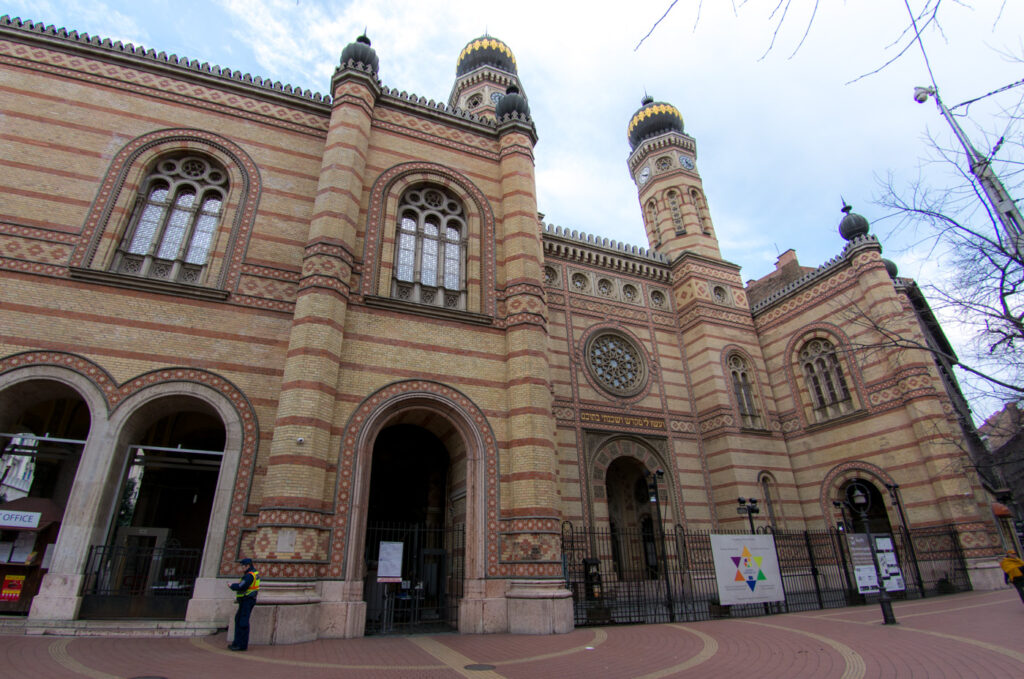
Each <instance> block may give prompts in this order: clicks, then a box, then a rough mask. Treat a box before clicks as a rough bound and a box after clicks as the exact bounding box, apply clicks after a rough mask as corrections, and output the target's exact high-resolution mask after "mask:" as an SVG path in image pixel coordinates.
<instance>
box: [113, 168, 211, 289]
mask: <svg viewBox="0 0 1024 679" xmlns="http://www.w3.org/2000/svg"><path fill="white" fill-rule="evenodd" d="M227 193H228V175H227V172H225V171H224V168H222V167H220V165H218V164H217V163H215V162H214V161H212V160H210V159H209V158H206V157H201V156H196V155H178V156H169V157H164V158H161V159H160V160H158V161H157V163H156V165H155V166H154V167H153V169H152V170H151V171H150V173H149V175H147V177H146V178H145V179H144V180H143V182H142V185H141V188H140V191H139V196H138V199H137V201H136V204H135V209H134V212H133V214H132V219H131V222H130V224H129V228H128V231H127V232H126V233H125V238H124V239H123V240H122V241H121V245H120V247H119V248H118V251H117V255H116V256H115V258H114V271H117V272H118V273H123V274H130V275H134V276H142V277H145V278H156V279H160V280H166V281H174V282H178V283H188V284H192V285H197V284H200V283H202V282H203V273H204V268H205V266H206V264H207V261H208V260H209V256H210V251H211V249H212V248H213V246H214V242H215V237H216V234H217V227H218V225H219V224H220V219H221V214H222V208H223V205H224V201H225V199H226V198H227Z"/></svg>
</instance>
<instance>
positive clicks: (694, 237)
mask: <svg viewBox="0 0 1024 679" xmlns="http://www.w3.org/2000/svg"><path fill="white" fill-rule="evenodd" d="M627 135H628V137H629V147H630V149H631V153H630V154H629V170H630V173H631V174H632V175H633V181H635V182H636V186H637V191H638V195H639V198H640V207H641V209H642V210H643V216H644V227H645V228H646V230H647V238H648V239H649V240H650V243H651V247H652V248H654V249H655V250H657V251H658V252H660V253H661V254H663V255H665V256H667V257H668V258H669V260H675V259H676V258H677V257H679V255H681V254H682V253H683V252H685V251H689V252H693V253H695V254H700V255H704V256H707V257H713V258H716V259H717V258H720V257H721V254H720V253H719V251H718V240H717V239H716V238H715V232H714V228H713V226H712V224H711V216H710V214H709V212H708V206H707V201H706V200H705V198H704V190H703V186H702V184H701V179H700V174H699V173H698V172H697V145H696V142H695V141H694V139H693V137H691V136H689V135H687V134H686V133H685V132H684V131H683V117H682V115H680V113H679V110H678V109H676V107H675V106H672V105H671V104H666V103H664V102H656V101H654V99H653V98H651V97H644V99H643V101H642V106H641V107H640V108H639V109H638V110H637V112H636V113H634V114H633V117H632V118H631V119H630V121H629V126H628V128H627Z"/></svg>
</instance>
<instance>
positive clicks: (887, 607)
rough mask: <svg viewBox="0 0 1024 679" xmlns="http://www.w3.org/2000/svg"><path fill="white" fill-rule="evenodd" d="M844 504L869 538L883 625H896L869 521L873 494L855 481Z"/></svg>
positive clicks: (849, 488)
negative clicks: (854, 515)
mask: <svg viewBox="0 0 1024 679" xmlns="http://www.w3.org/2000/svg"><path fill="white" fill-rule="evenodd" d="M844 504H845V505H846V506H847V507H848V508H849V509H850V511H851V512H857V515H858V516H860V520H861V521H862V522H863V523H864V532H865V533H866V534H867V536H868V548H869V549H870V550H871V562H872V563H873V564H874V567H875V577H876V578H878V605H879V606H881V607H882V624H884V625H895V624H896V616H895V615H893V612H892V599H890V598H889V591H888V590H887V589H886V588H885V582H884V581H883V579H882V569H881V568H879V566H878V554H877V553H876V552H875V538H874V537H873V536H872V535H871V525H870V523H869V521H868V510H869V509H871V493H870V492H869V491H868V487H867V486H865V485H864V484H863V483H861V482H860V481H854V482H853V483H851V484H850V485H849V486H847V487H846V500H845V501H844Z"/></svg>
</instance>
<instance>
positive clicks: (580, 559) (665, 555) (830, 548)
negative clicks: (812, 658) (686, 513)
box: [562, 522, 970, 625]
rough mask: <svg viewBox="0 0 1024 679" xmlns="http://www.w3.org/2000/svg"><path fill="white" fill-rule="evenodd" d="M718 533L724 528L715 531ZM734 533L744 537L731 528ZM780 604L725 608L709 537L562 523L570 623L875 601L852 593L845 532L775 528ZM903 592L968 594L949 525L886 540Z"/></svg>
mask: <svg viewBox="0 0 1024 679" xmlns="http://www.w3.org/2000/svg"><path fill="white" fill-rule="evenodd" d="M717 532H718V533H726V532H727V531H717ZM732 533H733V534H743V532H742V531H733V532H732ZM773 536H774V538H775V548H776V553H777V555H778V560H779V569H780V573H781V577H782V584H783V588H784V590H785V600H784V601H782V602H777V603H771V604H746V605H734V606H723V605H720V602H719V598H718V585H717V581H716V578H715V566H714V559H713V555H712V550H711V533H710V532H706V531H688V530H685V529H683V528H682V527H681V526H678V525H677V526H675V528H674V529H673V530H671V531H666V532H665V533H664V534H661V533H659V532H658V531H655V530H653V529H649V530H641V531H634V532H629V531H615V530H601V529H587V530H579V529H576V528H574V527H573V525H572V524H571V523H569V522H565V523H563V525H562V559H563V569H564V573H565V581H566V586H567V587H568V588H569V590H570V591H571V592H572V595H573V608H574V613H575V622H576V624H577V625H602V624H612V623H657V622H675V621H689V620H706V619H709V618H713V617H724V616H755V615H765V614H770V613H776V612H790V611H806V610H817V609H824V608H838V607H842V606H848V605H854V604H861V603H866V602H867V601H875V600H876V599H875V597H873V596H871V597H865V596H864V595H861V594H859V593H858V591H857V586H856V582H855V580H854V577H853V565H852V562H851V557H850V554H849V550H848V549H847V546H846V540H845V537H846V536H845V535H844V534H843V533H842V532H837V531H775V532H774V533H773ZM892 537H893V541H894V546H895V550H896V553H897V557H898V558H899V563H900V565H901V567H902V570H903V573H904V579H905V581H906V590H905V591H903V592H898V593H897V592H894V593H892V594H893V595H894V598H908V597H909V598H916V597H921V596H925V595H930V594H935V593H946V592H955V591H965V590H968V589H970V581H969V579H968V576H967V568H966V564H965V562H964V557H963V550H962V549H961V548H960V543H959V540H958V537H957V533H956V531H955V530H953V528H952V527H951V526H938V527H929V528H924V529H915V530H913V531H911V532H910V533H909V534H907V533H905V532H903V531H902V530H899V531H898V532H897V533H895V534H894V535H893V536H892Z"/></svg>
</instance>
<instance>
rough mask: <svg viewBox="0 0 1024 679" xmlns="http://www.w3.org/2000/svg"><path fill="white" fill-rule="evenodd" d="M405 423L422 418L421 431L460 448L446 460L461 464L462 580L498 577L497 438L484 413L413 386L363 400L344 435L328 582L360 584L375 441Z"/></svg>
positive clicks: (449, 395) (436, 388)
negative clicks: (455, 441)
mask: <svg viewBox="0 0 1024 679" xmlns="http://www.w3.org/2000/svg"><path fill="white" fill-rule="evenodd" d="M410 417H412V418H419V420H418V421H419V424H420V426H424V427H425V428H427V429H428V430H429V431H431V433H433V434H434V435H435V436H438V438H439V439H441V440H442V441H452V440H453V438H454V437H458V439H459V440H460V441H461V445H459V444H457V445H454V446H452V447H451V448H450V449H449V455H451V456H452V457H453V458H456V457H457V458H458V459H460V460H465V463H466V503H465V506H466V521H465V523H466V562H465V577H466V579H467V580H470V579H483V578H484V577H485V576H486V575H491V576H496V575H502V574H503V573H502V572H501V569H500V567H499V564H498V449H497V442H496V439H495V436H494V432H493V431H492V430H491V427H490V424H489V423H488V421H487V418H486V416H485V415H484V413H483V411H481V410H480V409H479V408H478V407H477V406H476V404H474V403H473V402H472V401H471V400H470V399H469V398H468V397H467V396H465V395H464V394H462V393H461V392H458V391H457V390H455V389H452V388H451V387H448V386H445V385H443V384H440V383H437V382H432V381H429V380H410V381H405V382H395V383H392V384H389V385H387V386H385V387H382V388H381V389H378V390H377V391H376V392H374V393H373V394H371V395H370V396H368V397H367V398H366V399H364V400H363V402H362V403H361V404H360V405H359V407H358V408H357V409H356V411H355V413H353V414H352V417H351V418H350V419H349V422H348V425H347V426H346V428H345V434H344V439H343V442H342V456H341V460H340V464H339V469H338V487H337V491H336V495H335V498H336V507H337V511H336V513H335V517H334V530H335V534H336V535H338V536H342V539H341V540H338V541H336V543H335V545H334V547H333V549H332V551H331V556H330V564H329V566H328V572H327V575H328V577H332V578H344V579H346V580H350V581H351V580H358V579H359V578H361V577H362V567H363V565H362V555H363V547H364V539H365V532H364V530H363V526H364V525H365V521H366V511H367V502H368V500H369V480H370V468H371V461H372V456H373V445H374V441H375V440H376V437H377V435H378V434H379V433H380V432H381V431H382V430H383V429H384V428H385V427H386V426H388V425H389V424H391V423H393V422H396V421H404V422H409V421H410V420H409V419H408V418H410ZM481 536H483V538H482V539H481Z"/></svg>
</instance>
